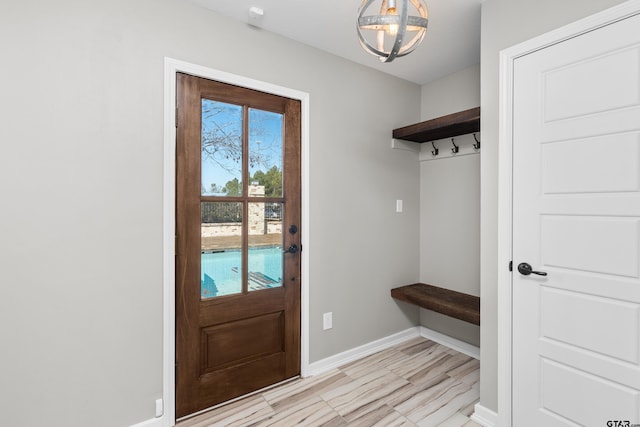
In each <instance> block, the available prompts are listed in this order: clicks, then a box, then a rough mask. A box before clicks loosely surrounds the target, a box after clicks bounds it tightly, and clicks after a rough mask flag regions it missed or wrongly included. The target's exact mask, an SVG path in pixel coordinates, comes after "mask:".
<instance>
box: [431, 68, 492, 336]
mask: <svg viewBox="0 0 640 427" xmlns="http://www.w3.org/2000/svg"><path fill="white" fill-rule="evenodd" d="M479 105H480V64H477V65H474V66H472V67H469V68H467V69H464V70H461V71H459V72H457V73H454V74H451V75H449V76H446V77H444V78H442V79H439V80H436V81H434V82H431V83H429V84H427V85H424V86H422V113H421V116H422V120H429V119H433V118H435V117H440V116H443V115H446V114H451V113H455V112H458V111H463V110H468V109H469V108H474V107H478V106H479ZM477 136H478V138H479V139H482V136H481V135H480V134H478V135H477ZM457 139H458V144H459V145H460V144H461V143H465V144H470V143H472V142H474V140H473V137H471V136H469V135H466V136H463V137H459V138H457ZM436 146H438V147H440V149H442V150H443V152H445V151H448V150H449V149H450V148H451V142H450V139H446V140H442V141H439V142H438V141H437V142H436ZM422 150H423V151H425V152H427V153H429V152H430V151H431V150H433V147H432V146H431V144H429V143H425V144H422ZM480 156H481V154H472V155H466V156H460V157H450V158H441V159H436V160H428V161H422V162H421V163H420V281H421V282H423V283H429V284H432V285H435V286H441V287H444V288H448V289H453V290H456V291H459V292H464V293H467V294H471V295H477V296H479V295H480ZM426 158H430V157H429V156H427V157H426ZM420 324H421V325H423V326H425V327H427V328H430V329H434V330H436V331H438V332H442V333H444V334H446V335H449V336H452V337H454V338H457V339H460V340H463V341H466V342H468V343H471V344H473V345H476V346H477V345H479V344H480V328H479V327H478V326H476V325H473V324H470V323H468V322H463V321H461V320H458V319H454V318H451V317H448V316H444V315H442V314H439V313H436V312H433V311H431V310H424V309H421V310H420Z"/></svg>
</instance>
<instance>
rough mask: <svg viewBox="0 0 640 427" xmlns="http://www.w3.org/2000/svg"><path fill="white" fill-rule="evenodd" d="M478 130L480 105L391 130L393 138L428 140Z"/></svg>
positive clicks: (416, 140) (417, 140)
mask: <svg viewBox="0 0 640 427" xmlns="http://www.w3.org/2000/svg"><path fill="white" fill-rule="evenodd" d="M479 131H480V107H476V108H471V109H470V110H465V111H460V112H458V113H453V114H449V115H447V116H442V117H437V118H435V119H432V120H427V121H425V122H420V123H416V124H414V125H409V126H405V127H401V128H398V129H394V130H393V138H395V139H402V140H405V141H413V142H429V141H436V140H438V139H444V138H450V137H452V136H458V135H466V134H468V133H473V132H479Z"/></svg>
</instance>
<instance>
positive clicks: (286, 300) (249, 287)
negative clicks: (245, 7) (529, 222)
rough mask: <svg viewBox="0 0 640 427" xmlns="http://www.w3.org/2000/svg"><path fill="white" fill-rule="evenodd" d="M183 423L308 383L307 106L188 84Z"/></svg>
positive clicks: (179, 326)
mask: <svg viewBox="0 0 640 427" xmlns="http://www.w3.org/2000/svg"><path fill="white" fill-rule="evenodd" d="M177 87H178V90H177V109H178V113H177V114H178V115H177V153H176V154H177V177H176V180H177V189H176V191H177V194H176V218H177V223H176V234H177V255H176V365H177V366H176V416H177V417H178V418H180V417H184V416H186V415H189V414H192V413H194V412H197V411H200V410H202V409H206V408H208V407H211V406H213V405H216V404H218V403H221V402H224V401H226V400H229V399H232V398H234V397H238V396H241V395H243V394H246V393H249V392H251V391H254V390H258V389H261V388H263V387H266V386H269V385H271V384H274V383H277V382H279V381H282V380H285V379H288V378H291V377H295V376H296V375H299V373H300V249H301V248H300V241H301V239H300V234H301V230H300V135H301V131H300V102H299V101H297V100H292V99H288V98H283V97H281V96H276V95H271V94H266V93H263V92H258V91H255V90H251V89H245V88H240V87H237V86H232V85H228V84H224V83H219V82H214V81H210V80H206V79H203V78H199V77H194V76H189V75H185V74H178V77H177Z"/></svg>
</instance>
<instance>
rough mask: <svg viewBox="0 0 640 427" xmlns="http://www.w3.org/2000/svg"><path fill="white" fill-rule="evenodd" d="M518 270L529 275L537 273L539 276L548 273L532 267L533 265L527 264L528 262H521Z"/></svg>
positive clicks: (524, 274)
mask: <svg viewBox="0 0 640 427" xmlns="http://www.w3.org/2000/svg"><path fill="white" fill-rule="evenodd" d="M518 271H519V272H520V274H522V275H523V276H528V275H530V274H537V275H538V276H546V275H547V272H546V271H535V270H534V269H533V267H531V265H529V264H527V263H526V262H521V263H520V264H518Z"/></svg>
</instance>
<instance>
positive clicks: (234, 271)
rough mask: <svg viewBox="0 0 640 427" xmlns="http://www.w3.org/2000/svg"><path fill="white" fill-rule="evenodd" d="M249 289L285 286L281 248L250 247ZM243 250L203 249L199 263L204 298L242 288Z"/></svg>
mask: <svg viewBox="0 0 640 427" xmlns="http://www.w3.org/2000/svg"><path fill="white" fill-rule="evenodd" d="M248 265H249V290H250V291H251V290H258V289H265V288H274V287H279V286H282V248H281V247H279V246H272V247H266V248H252V249H249V264H248ZM241 281H242V252H240V250H228V251H224V252H213V253H203V254H202V255H201V267H200V296H201V298H202V299H206V298H213V297H216V296H222V295H231V294H237V293H240V292H241V291H242V283H241Z"/></svg>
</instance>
